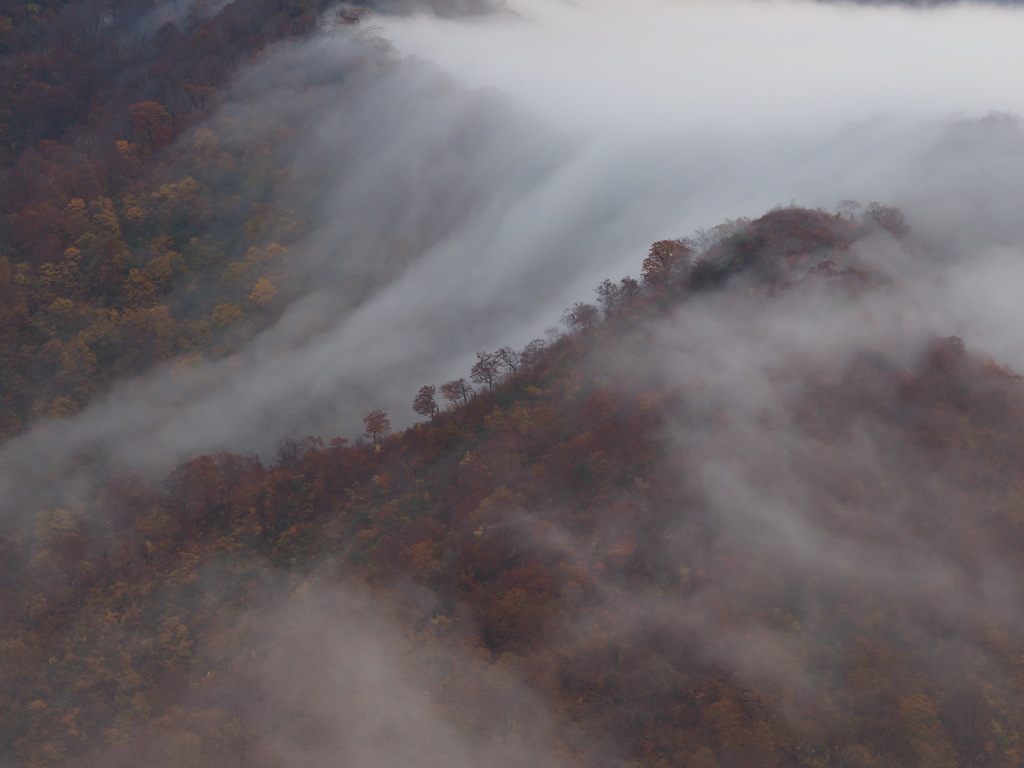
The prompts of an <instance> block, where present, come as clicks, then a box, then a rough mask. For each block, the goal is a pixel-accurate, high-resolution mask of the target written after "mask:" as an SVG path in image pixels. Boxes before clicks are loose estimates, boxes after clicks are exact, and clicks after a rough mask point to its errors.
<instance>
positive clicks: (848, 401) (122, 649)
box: [0, 206, 1024, 766]
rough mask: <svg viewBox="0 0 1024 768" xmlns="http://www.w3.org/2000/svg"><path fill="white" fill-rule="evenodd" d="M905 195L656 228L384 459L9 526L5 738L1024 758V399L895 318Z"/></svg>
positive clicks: (198, 487)
mask: <svg viewBox="0 0 1024 768" xmlns="http://www.w3.org/2000/svg"><path fill="white" fill-rule="evenodd" d="M897 213H898V212H896V211H894V209H888V208H884V207H881V206H877V207H874V208H871V209H869V214H868V215H867V216H865V217H864V219H863V220H862V221H854V220H851V219H849V218H843V217H838V216H831V215H827V214H823V213H821V212H815V211H806V210H802V209H781V210H777V211H773V212H771V213H769V214H768V215H766V216H765V217H763V218H761V219H758V220H757V221H754V222H747V223H744V222H737V223H733V224H732V225H730V226H729V227H726V228H724V229H723V230H721V231H720V233H719V237H718V240H717V242H714V243H711V244H710V245H709V247H708V248H707V249H706V250H704V251H703V253H702V254H701V255H699V256H697V257H696V258H695V259H694V258H693V257H694V254H693V251H692V250H691V248H690V246H689V245H687V244H684V243H678V242H675V241H664V242H661V243H656V244H655V245H654V246H653V247H652V249H651V253H650V254H649V258H648V260H647V261H646V262H645V263H644V275H643V277H644V280H643V282H642V283H641V282H638V281H633V280H629V279H626V280H623V281H621V282H619V283H610V282H607V283H605V284H602V286H601V287H599V289H598V296H599V300H600V301H599V306H597V307H589V309H588V306H589V305H586V304H583V303H581V304H577V305H576V306H575V307H573V308H571V309H570V310H568V311H567V313H566V322H567V323H568V324H569V326H570V327H571V329H572V330H571V332H570V333H568V334H565V335H563V336H562V337H561V338H559V339H557V340H554V341H552V342H551V343H548V344H536V345H532V347H531V348H530V349H531V351H530V354H529V355H527V357H526V359H525V361H522V362H521V364H520V365H519V366H518V369H517V370H516V371H515V372H514V373H511V372H508V371H506V373H505V374H503V376H504V378H503V380H502V381H501V382H500V383H498V384H497V386H495V387H494V391H493V392H483V391H482V392H480V393H479V394H477V395H476V396H474V397H472V398H470V399H468V401H467V402H466V403H464V404H461V405H458V406H457V407H452V408H449V409H448V410H445V411H442V412H440V413H438V414H437V415H435V416H434V417H433V418H430V419H428V420H427V421H425V422H423V423H420V424H417V425H416V426H415V427H413V428H411V429H408V430H406V431H404V432H402V433H400V434H396V435H391V436H387V437H383V438H381V439H380V441H379V445H377V446H375V445H373V444H369V443H361V444H357V445H350V444H347V443H346V442H345V441H344V440H340V439H336V440H331V441H327V442H325V441H324V440H321V439H320V438H305V439H297V440H290V441H286V442H284V443H282V445H281V447H280V450H279V452H278V455H277V457H276V460H275V462H274V463H273V464H272V465H271V466H269V467H267V466H264V464H263V463H262V462H261V461H260V460H258V459H257V458H255V457H244V456H236V455H230V454H224V453H221V454H215V455H211V456H203V457H199V458H197V459H195V460H193V461H190V462H189V463H187V464H185V465H183V466H182V467H180V468H179V469H177V470H176V471H175V472H174V473H173V474H172V475H170V476H169V477H167V478H166V479H159V478H146V477H142V476H137V475H133V476H128V475H119V476H112V477H110V478H109V479H108V481H107V482H106V483H105V484H104V487H103V489H102V492H101V493H100V494H99V495H98V496H97V497H96V498H89V499H83V500H82V501H81V503H80V504H79V505H78V506H70V508H67V509H65V508H61V509H51V510H40V511H39V512H38V514H36V515H35V516H34V517H33V518H32V520H31V521H30V522H29V523H27V524H25V525H23V526H21V527H20V528H19V529H17V530H14V531H11V532H9V533H8V535H7V536H6V537H5V539H4V541H3V544H2V546H3V550H2V551H3V555H4V564H5V566H4V567H5V572H4V581H3V592H2V593H0V595H2V614H0V615H2V617H3V622H4V628H5V640H4V646H3V649H2V652H3V654H4V656H3V659H4V663H3V665H2V667H0V669H2V672H0V674H2V675H3V680H2V684H0V708H2V709H0V711H2V713H3V715H2V718H0V722H3V724H4V725H3V729H4V732H3V736H4V738H3V739H2V741H0V743H3V744H5V745H8V746H7V747H6V749H7V751H6V753H4V754H3V755H2V759H3V760H4V761H5V762H6V763H10V764H25V765H84V766H92V765H99V764H103V765H115V766H116V765H138V764H139V763H140V762H141V763H143V764H146V765H168V766H171V765H190V766H201V765H239V766H241V765H245V766H263V765H266V766H274V765H283V764H286V763H287V764H291V765H321V764H325V765H326V764H336V763H338V762H342V763H344V764H346V765H405V764H408V763H409V762H410V761H413V762H416V763H417V764H425V765H434V764H437V765H441V764H442V763H444V764H446V765H450V764H452V763H455V764H457V765H473V764H480V762H481V761H486V762H492V763H497V764H499V765H509V766H512V765H527V764H535V763H537V762H538V761H541V762H544V763H546V764H561V765H581V766H582V765H648V766H677V765H686V766H714V765H719V766H733V765H743V766H797V765H801V766H806V765H821V766H840V765H842V766H850V765H854V766H879V765H887V766H888V765H892V766H895V765H900V766H909V765H920V766H943V765H948V766H953V765H962V766H967V765H975V766H978V765H985V766H1003V765H1015V764H1017V762H1019V756H1018V753H1017V747H1016V744H1017V743H1018V741H1019V738H1020V735H1021V733H1022V728H1024V690H1022V688H1021V686H1022V684H1024V678H1022V676H1021V671H1020V660H1021V658H1024V647H1022V644H1021V640H1020V631H1019V630H1020V616H1019V612H1018V611H1017V610H1016V608H1015V605H1016V602H1015V601H1016V598H1017V597H1018V586H1017V585H1018V584H1019V583H1020V580H1019V575H1020V574H1019V569H1020V565H1019V563H1020V562H1021V557H1020V555H1021V547H1022V546H1024V537H1022V535H1021V530H1022V529H1021V517H1020V514H1021V513H1020V509H1021V507H1020V504H1021V496H1020V493H1019V482H1018V480H1017V477H1016V471H1015V469H1016V468H1017V467H1019V466H1020V465H1021V462H1022V461H1024V431H1022V428H1021V424H1024V388H1022V385H1021V381H1020V379H1019V377H1017V376H1016V375H1015V374H1013V373H1011V372H1009V371H1007V370H1005V369H1003V368H1001V367H999V366H998V365H997V364H995V363H993V362H991V361H989V360H987V359H986V358H984V357H983V356H981V355H979V354H976V353H974V352H971V351H968V350H967V349H966V348H965V346H964V344H963V342H962V341H960V340H959V339H956V338H934V337H932V338H929V337H927V335H922V334H919V333H905V332H903V331H900V330H898V329H897V328H896V327H895V326H892V325H889V324H887V320H888V317H887V315H886V314H885V312H886V308H887V307H891V305H892V304H893V303H899V302H900V301H901V300H902V299H901V298H900V296H899V294H898V292H897V291H896V290H895V289H894V287H893V281H894V277H893V276H892V275H889V274H887V273H886V270H884V269H883V268H880V267H879V264H878V262H877V261H872V258H871V257H872V254H874V253H875V252H876V250H878V243H879V242H886V243H892V242H897V241H898V240H899V238H904V239H906V238H908V237H909V236H908V234H907V229H906V226H905V225H904V224H903V222H902V220H901V219H899V217H898V216H897V215H896V214H897ZM894 238H895V240H894ZM906 247H908V248H909V247H911V245H909V244H908V245H907V246H906ZM410 399H411V398H410Z"/></svg>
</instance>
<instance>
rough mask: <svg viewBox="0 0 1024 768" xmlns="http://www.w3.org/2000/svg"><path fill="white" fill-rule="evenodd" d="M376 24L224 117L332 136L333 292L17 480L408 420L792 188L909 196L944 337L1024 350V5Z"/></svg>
mask: <svg viewBox="0 0 1024 768" xmlns="http://www.w3.org/2000/svg"><path fill="white" fill-rule="evenodd" d="M374 22H375V23H376V24H377V25H379V27H378V28H377V29H375V30H370V31H368V32H365V31H364V32H360V33H355V34H353V33H350V32H339V33H336V34H328V35H325V36H322V37H320V38H318V39H316V40H313V41H312V42H310V43H308V44H304V45H300V46H290V47H282V49H281V50H279V51H277V52H276V53H273V54H272V55H271V56H270V57H269V59H268V60H267V61H266V62H264V63H262V64H260V65H259V66H258V67H257V68H256V69H254V70H253V71H251V72H249V73H246V74H245V75H243V76H242V78H241V79H240V81H239V83H238V84H237V85H236V87H235V89H234V91H233V93H234V95H233V97H232V101H231V102H230V103H228V104H226V105H225V107H224V109H223V115H222V118H221V119H223V120H225V121H227V120H236V121H237V120H238V118H239V116H243V115H250V116H254V117H255V118H258V120H257V121H259V120H262V121H264V122H265V123H267V124H268V125H273V124H274V122H275V121H282V120H288V121H303V125H305V126H306V128H307V130H306V131H305V136H306V140H305V142H304V143H303V145H302V146H299V147H295V148H294V150H293V151H294V163H293V169H294V172H295V175H296V176H297V177H298V178H308V179H312V180H313V181H314V187H315V188H316V189H317V190H319V193H318V194H316V195H315V196H314V198H313V199H314V202H312V203H311V205H312V206H313V208H314V209H313V210H310V211H306V212H304V213H306V214H308V218H309V219H310V220H311V221H312V222H313V223H314V226H313V228H312V231H311V233H310V235H309V237H308V239H307V241H306V243H305V247H304V249H303V250H304V253H303V254H300V256H299V270H300V272H301V271H303V270H304V274H305V279H306V286H307V290H306V292H305V293H304V294H303V295H302V296H301V297H300V298H299V299H298V300H297V301H296V302H295V303H294V304H293V305H292V306H291V307H290V308H289V309H288V310H287V311H286V312H285V313H284V314H283V316H282V318H281V320H280V322H279V323H278V324H277V326H275V327H274V328H271V329H269V330H268V331H267V332H265V333H264V334H262V335H261V336H260V337H258V338H256V339H255V340H254V341H253V342H251V343H250V344H249V345H248V346H247V347H246V348H245V349H243V350H241V351H240V352H239V353H238V354H237V355H235V356H234V357H233V358H232V359H230V360H227V361H214V362H209V363H204V364H202V365H196V366H193V367H191V368H187V369H179V370H175V371H174V373H173V374H172V373H171V372H170V371H169V369H168V368H166V367H160V368H158V369H156V370H154V371H152V372H150V373H149V374H148V375H146V376H143V377H141V378H139V379H136V380H133V381H129V382H126V383H124V384H122V385H121V386H120V387H118V388H117V389H116V390H115V391H114V392H113V393H111V395H110V396H109V397H107V398H105V399H100V400H98V401H97V402H96V403H94V404H93V405H92V406H90V407H89V408H86V409H85V410H84V411H83V412H82V413H80V414H79V415H77V416H75V417H74V418H72V419H70V420H69V421H67V422H62V423H60V424H54V425H51V426H49V427H48V428H47V429H45V430H41V431H36V432H33V433H30V434H28V435H26V436H24V437H22V438H19V439H17V440H13V441H11V442H10V443H8V445H7V446H5V448H4V459H5V462H4V463H5V464H6V465H7V466H9V467H12V468H18V469H14V470H13V471H12V472H10V473H5V474H6V476H0V485H3V484H6V485H9V486H16V485H20V486H22V487H25V486H26V485H30V483H28V484H26V483H25V482H24V478H25V475H23V474H21V472H22V471H24V468H28V471H29V476H31V473H32V471H33V470H32V467H37V466H46V467H47V468H49V469H52V467H54V466H61V465H62V464H63V463H64V462H67V461H70V460H71V458H72V457H73V456H74V455H76V454H78V453H83V452H84V453H92V454H99V455H101V456H106V457H107V458H108V459H110V460H113V461H115V463H117V462H120V463H123V464H128V465H135V464H146V463H149V462H157V463H162V464H166V463H167V462H173V461H175V460H178V459H180V458H183V457H187V456H189V455H194V454H196V453H202V452H207V451H211V450H216V449H222V448H223V449H229V450H236V451H247V450H257V451H263V452H266V451H268V450H269V449H271V448H272V446H273V445H274V444H275V443H276V441H277V440H278V439H280V438H281V437H283V436H286V435H296V434H306V433H310V432H318V433H323V434H334V433H341V434H348V435H349V436H351V435H352V434H353V433H354V432H356V431H357V429H358V424H359V417H360V415H361V414H362V413H365V412H366V411H367V410H369V409H370V408H373V407H384V408H386V409H388V410H389V411H391V412H392V415H393V418H394V419H395V421H396V423H398V424H404V423H408V422H409V421H410V420H411V412H410V410H409V403H410V402H411V398H412V395H413V393H414V392H415V391H416V389H417V388H418V387H419V386H420V385H422V384H423V383H428V382H440V381H443V380H445V379H447V378H452V377H455V376H459V375H465V373H466V371H467V370H468V367H469V364H470V362H471V360H472V354H473V352H474V351H475V350H476V349H478V348H494V347H497V346H499V345H502V344H514V345H521V344H523V343H525V342H526V341H527V340H528V339H529V338H531V337H532V336H536V335H538V334H539V333H540V332H542V330H543V329H544V328H545V327H547V326H550V325H552V324H553V323H554V322H555V321H556V319H557V317H558V316H559V314H560V312H561V309H562V308H563V307H565V306H566V305H568V304H569V303H571V302H572V301H574V300H576V299H579V298H587V296H588V294H589V291H590V289H591V288H592V287H593V285H595V284H596V283H597V282H599V281H600V280H601V279H602V278H604V277H606V276H610V277H617V276H619V275H622V274H625V273H629V272H632V273H634V274H636V272H637V271H638V267H639V262H640V261H641V259H642V257H643V254H644V252H645V251H646V247H647V245H648V244H649V243H650V242H652V241H654V240H657V239H662V238H665V237H677V236H683V235H686V234H688V233H689V232H691V231H692V230H694V229H695V228H697V227H701V226H713V225H715V224H717V223H718V222H720V221H721V220H722V219H723V218H726V217H735V216H757V215H760V214H761V213H762V212H763V211H764V210H766V209H767V208H768V207H770V206H772V205H774V204H777V203H784V202H786V201H789V200H794V201H795V202H797V203H798V204H802V205H808V206H823V207H826V208H831V207H832V206H834V205H835V204H836V202H837V201H839V200H840V199H846V198H854V199H859V200H861V201H862V202H867V201H868V200H873V199H879V200H884V201H886V202H891V203H894V204H897V205H900V206H901V207H902V208H903V209H904V210H905V211H906V212H907V215H908V218H909V220H910V223H911V225H912V226H913V227H914V228H915V232H916V235H917V237H918V239H919V241H920V242H921V243H924V244H928V245H929V246H930V247H931V252H932V253H933V255H932V256H929V257H928V260H927V263H928V264H933V265H936V266H941V269H939V268H936V269H931V268H930V267H929V268H926V269H924V270H923V277H924V283H922V285H923V286H926V287H922V288H920V289H919V290H921V291H931V292H932V293H930V294H927V295H929V296H932V297H933V298H936V299H939V300H941V301H942V307H943V311H942V312H934V313H933V315H934V317H935V319H936V321H937V324H938V327H936V331H937V332H940V333H946V332H948V333H958V334H960V335H963V336H964V337H965V338H966V339H967V340H968V342H969V343H971V344H976V345H978V346H981V347H983V348H986V349H989V350H991V351H992V352H993V353H997V354H999V355H1003V356H1005V357H1006V358H1007V362H1010V363H1011V364H1016V365H1020V364H1024V352H1021V351H1020V350H1019V349H1017V348H1016V346H1015V344H1014V342H1013V340H1012V338H1010V337H1009V336H1008V335H1007V334H1006V330H1005V329H1006V328H1007V327H1009V324H1010V323H1011V322H1013V321H1015V320H1016V319H1017V318H1018V314H1019V310H1017V309H1016V304H1015V302H1014V301H1013V295H1012V292H1008V291H1007V289H1006V288H1005V286H1008V285H1013V284H1015V283H1014V281H1016V280H1017V279H1018V278H1019V277H1020V276H1021V275H1020V266H1019V261H1020V259H1019V257H1018V254H1019V249H1020V248H1021V247H1022V244H1024V226H1022V225H1021V223H1020V220H1019V216H1018V214H1017V211H1016V209H1015V207H1014V205H1013V204H1012V201H1014V200H1019V199H1021V197H1022V194H1021V193H1022V192H1024V190H1022V189H1021V187H1022V185H1024V173H1021V170H1024V132H1022V129H1021V127H1020V126H1019V125H1018V124H1016V123H1015V122H1014V121H1013V120H1011V119H1008V118H1002V119H997V118H990V119H987V120H979V118H982V117H983V116H984V115H986V114H987V113H989V112H990V111H993V110H997V111H998V110H1003V111H1008V112H1020V113H1024V96H1022V95H1021V94H1020V91H1019V89H1017V88H1016V87H1015V84H1014V83H1013V76H1014V73H1016V72H1019V71H1021V70H1022V68H1024V66H1022V65H1024V52H1022V51H1021V50H1020V47H1019V46H1017V45H1015V41H1017V40H1019V39H1020V37H1021V32H1024V15H1022V14H1021V13H1019V12H1017V11H1015V10H1013V9H1007V8H995V7H985V6H949V7H943V8H937V9H927V10H924V9H919V10H913V9H905V8H896V7H884V8H879V7H864V6H847V5H839V6H831V5H818V4H813V3H792V2H779V3H749V2H743V1H742V0H729V1H728V2H718V3H705V2H670V1H669V0H643V1H642V2H638V3H631V4H630V5H629V7H628V9H623V7H622V6H621V4H619V5H617V4H614V3H611V2H604V1H603V0H587V1H586V2H580V3H575V4H570V3H563V2H555V1H552V2H541V1H540V0H526V1H523V2H519V1H516V2H509V3H508V4H507V5H506V7H505V9H504V10H503V11H502V12H500V13H494V14H490V15H479V14H478V15H474V16H472V17H467V18H453V17H448V18H440V17H437V16H433V15H414V16H402V17H397V16H396V17H389V16H384V15H382V16H378V17H377V18H376V19H375V20H374ZM381 41H387V43H383V42H381ZM357 62H358V63H357ZM186 140H187V139H186ZM965 259H967V260H969V261H965ZM965 264H969V266H964V265H965ZM303 265H305V266H303ZM908 268H909V267H908ZM915 269H918V270H919V273H920V265H918V266H916V267H915ZM919 273H915V274H919ZM915 279H917V278H916V277H915ZM915 290H918V289H915ZM921 295H922V296H924V295H926V294H924V293H922V294H921Z"/></svg>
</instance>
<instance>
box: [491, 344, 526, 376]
mask: <svg viewBox="0 0 1024 768" xmlns="http://www.w3.org/2000/svg"><path fill="white" fill-rule="evenodd" d="M494 356H495V357H496V358H497V359H498V363H499V364H500V365H502V366H504V367H505V369H506V370H507V371H508V372H509V373H515V372H516V371H518V370H519V366H520V365H522V363H523V353H522V352H517V351H516V350H514V349H512V347H501V348H500V349H498V350H496V351H495V353H494Z"/></svg>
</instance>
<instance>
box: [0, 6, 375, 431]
mask: <svg viewBox="0 0 1024 768" xmlns="http://www.w3.org/2000/svg"><path fill="white" fill-rule="evenodd" d="M8 6H9V7H8V8H6V9H5V11H4V13H5V14H6V15H3V16H0V53H2V54H3V55H2V58H0V83H2V84H3V87H2V88H0V94H2V95H0V213H2V215H3V218H2V219H0V296H2V297H3V301H2V302H0V313H2V315H0V333H2V334H3V335H2V338H0V360H2V361H3V366H4V371H5V375H4V377H3V380H2V381H0V435H3V436H10V435H12V434H15V433H17V432H18V431H20V430H22V429H23V428H24V427H25V425H26V424H27V423H29V421H31V420H33V419H39V418H43V417H49V416H66V415H69V414H72V413H75V412H76V411H77V410H79V409H80V408H81V407H82V405H84V404H85V403H86V402H87V401H88V400H89V399H90V398H91V397H92V396H93V395H95V394H97V393H98V392H101V391H103V390H104V389H105V388H106V387H107V386H108V385H109V384H110V383H111V382H112V381H113V380H115V379H117V378H119V377H123V376H127V375H131V374H136V373H140V372H142V371H144V370H146V369H147V368H148V367H149V366H151V365H152V364H154V363H155V362H158V361H161V360H166V359H168V358H170V357H172V356H176V355H181V354H183V353H186V354H187V353H194V354H196V355H200V356H202V355H208V354H214V355H216V354H218V353H219V352H222V351H223V350H224V349H226V348H230V347H231V346H232V345H233V344H237V343H238V341H239V340H240V339H242V338H245V337H246V336H247V335H249V334H251V333H252V332H253V330H255V329H258V328H260V327H263V326H265V325H266V324H267V322H268V319H270V318H272V317H273V315H274V313H275V311H276V310H277V308H278V304H277V301H278V297H279V296H281V295H287V292H288V289H289V277H288V263H287V261H288V259H287V251H288V248H289V246H290V245H292V244H293V243H294V242H295V241H296V240H297V238H298V237H299V236H300V235H301V234H302V227H303V221H302V216H301V214H300V213H299V210H300V206H301V203H302V201H301V200H293V203H294V204H293V205H291V206H288V207H283V206H282V205H281V204H280V203H279V202H278V201H277V200H276V198H275V192H276V191H277V189H278V188H279V187H280V186H281V185H283V184H284V183H285V182H286V178H285V176H286V170H285V164H286V162H287V158H288V150H287V148H288V147H289V146H290V145H292V144H293V143H294V142H295V141H296V140H297V139H296V136H295V135H294V131H295V130H297V129H298V128H300V127H301V126H298V125H291V126H287V125H282V124H279V123H275V124H273V125H268V124H266V123H264V122H260V121H259V120H258V119H257V118H256V117H254V116H250V121H249V122H248V123H246V122H243V121H239V120H235V119H229V120H227V121H223V122H220V123H217V124H216V126H215V129H211V128H210V127H203V126H207V125H212V124H211V123H210V122H209V120H208V118H209V117H210V115H211V114H212V113H215V112H216V111H217V110H218V108H219V106H220V104H221V101H222V99H221V94H220V90H219V89H223V88H224V87H230V84H231V81H232V78H233V77H234V76H235V75H236V74H237V69H238V68H239V66H240V65H245V66H250V67H251V66H253V64H254V63H255V62H258V61H259V59H260V57H261V55H262V51H263V50H264V48H265V47H266V46H268V45H271V44H281V42H282V41H283V40H288V39H291V38H303V37H306V36H309V35H312V34H315V33H321V32H323V29H324V22H323V21H318V17H319V14H320V13H321V12H322V11H323V10H324V4H322V3H321V4H319V5H318V4H316V3H310V2H305V0H303V2H294V3H291V2H277V0H273V1H272V2H267V3H260V2H245V3H230V4H226V5H222V6H220V7H213V6H209V5H204V4H201V3H197V4H192V5H189V6H188V11H187V13H186V12H185V8H184V7H182V10H181V12H179V11H178V10H177V9H178V6H177V5H171V4H157V3H115V4H112V5H111V4H108V3H100V2H76V3H67V4H65V3H50V4H47V3H28V4H17V5H16V4H13V3H9V4H8ZM362 15H364V11H363V10H360V9H350V10H347V11H344V10H343V11H339V12H338V13H337V14H335V15H333V16H332V17H331V22H330V23H332V24H339V25H346V24H354V23H356V22H358V19H359V18H360V16H362ZM297 85H298V84H297ZM190 129H191V130H190ZM186 135H187V137H186ZM179 137H185V138H182V140H178V139H179Z"/></svg>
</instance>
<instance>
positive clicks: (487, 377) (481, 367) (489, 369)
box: [469, 352, 501, 392]
mask: <svg viewBox="0 0 1024 768" xmlns="http://www.w3.org/2000/svg"><path fill="white" fill-rule="evenodd" d="M469 378H470V379H471V380H472V381H474V382H475V383H477V384H481V385H482V384H486V385H487V391H488V392H493V391H494V385H495V384H497V383H498V381H499V379H500V378H501V360H500V359H499V358H498V356H497V355H496V354H494V353H493V352H477V353H476V362H475V363H474V364H473V367H472V368H470V369H469Z"/></svg>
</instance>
